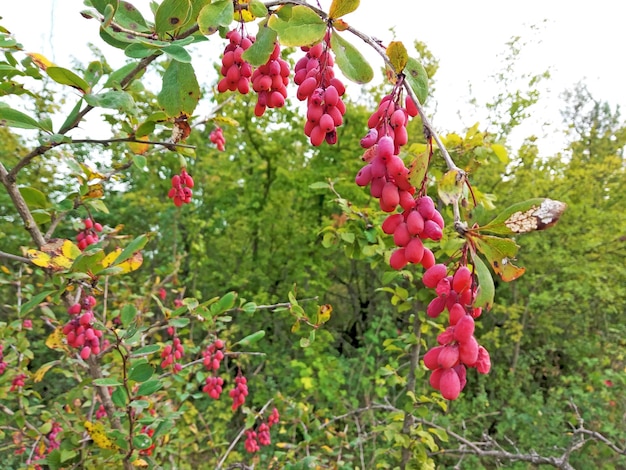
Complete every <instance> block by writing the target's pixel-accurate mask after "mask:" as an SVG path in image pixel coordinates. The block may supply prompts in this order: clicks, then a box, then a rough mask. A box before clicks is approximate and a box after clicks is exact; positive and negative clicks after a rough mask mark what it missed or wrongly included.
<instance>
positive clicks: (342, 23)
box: [333, 20, 350, 31]
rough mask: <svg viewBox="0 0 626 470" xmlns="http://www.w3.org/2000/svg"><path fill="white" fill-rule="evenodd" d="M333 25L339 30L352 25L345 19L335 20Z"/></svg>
mask: <svg viewBox="0 0 626 470" xmlns="http://www.w3.org/2000/svg"><path fill="white" fill-rule="evenodd" d="M333 26H334V27H335V29H336V30H337V31H345V30H346V29H348V28H349V27H350V25H349V24H348V23H346V22H345V21H344V20H335V21H333Z"/></svg>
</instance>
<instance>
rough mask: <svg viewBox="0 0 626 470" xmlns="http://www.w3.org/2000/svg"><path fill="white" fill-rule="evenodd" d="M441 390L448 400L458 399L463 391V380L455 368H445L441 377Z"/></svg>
mask: <svg viewBox="0 0 626 470" xmlns="http://www.w3.org/2000/svg"><path fill="white" fill-rule="evenodd" d="M439 391H440V392H441V395H442V396H443V397H444V398H445V399H446V400H456V399H457V398H458V396H459V394H460V393H461V380H460V379H459V374H457V373H456V371H455V370H454V369H444V370H443V372H442V373H441V378H440V379H439Z"/></svg>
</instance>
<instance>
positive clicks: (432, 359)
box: [424, 346, 443, 370]
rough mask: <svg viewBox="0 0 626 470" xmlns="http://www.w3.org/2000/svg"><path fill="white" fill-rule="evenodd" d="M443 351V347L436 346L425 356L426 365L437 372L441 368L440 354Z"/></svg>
mask: <svg viewBox="0 0 626 470" xmlns="http://www.w3.org/2000/svg"><path fill="white" fill-rule="evenodd" d="M442 349H443V346H435V347H434V348H432V349H430V350H429V351H428V352H427V353H426V354H424V365H425V366H426V368H428V369H430V370H435V369H437V368H438V367H439V360H438V358H439V353H440V352H441V350H442Z"/></svg>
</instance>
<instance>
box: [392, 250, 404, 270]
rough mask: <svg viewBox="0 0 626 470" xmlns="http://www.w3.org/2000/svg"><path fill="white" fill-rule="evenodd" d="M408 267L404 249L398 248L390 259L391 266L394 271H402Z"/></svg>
mask: <svg viewBox="0 0 626 470" xmlns="http://www.w3.org/2000/svg"><path fill="white" fill-rule="evenodd" d="M406 265H407V260H406V257H405V256H404V248H398V249H397V250H395V251H394V252H393V253H391V258H389V266H391V267H392V268H393V269H398V270H400V269H402V268H404V267H405V266H406Z"/></svg>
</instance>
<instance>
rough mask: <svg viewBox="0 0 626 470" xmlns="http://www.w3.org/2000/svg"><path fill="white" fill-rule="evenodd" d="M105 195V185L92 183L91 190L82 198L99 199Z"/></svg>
mask: <svg viewBox="0 0 626 470" xmlns="http://www.w3.org/2000/svg"><path fill="white" fill-rule="evenodd" d="M102 196H104V187H103V186H102V184H100V183H96V184H90V185H89V191H87V194H85V195H84V196H83V197H82V199H83V200H85V199H98V198H101V197H102Z"/></svg>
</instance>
